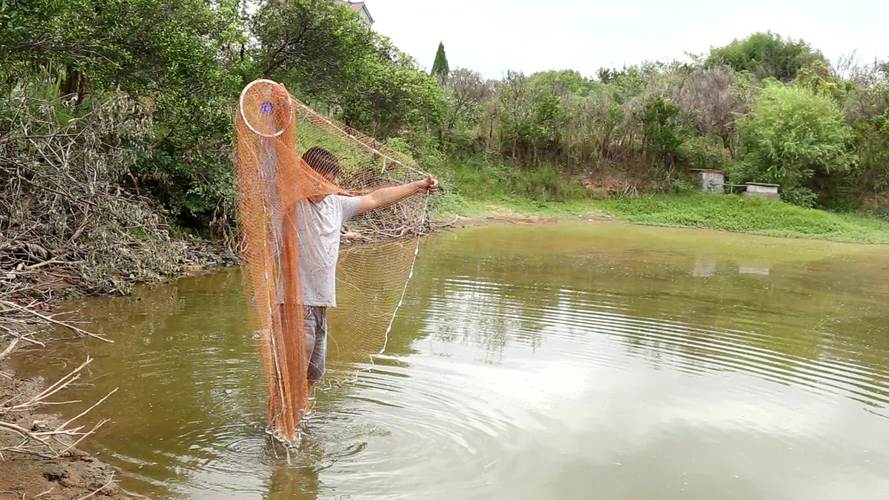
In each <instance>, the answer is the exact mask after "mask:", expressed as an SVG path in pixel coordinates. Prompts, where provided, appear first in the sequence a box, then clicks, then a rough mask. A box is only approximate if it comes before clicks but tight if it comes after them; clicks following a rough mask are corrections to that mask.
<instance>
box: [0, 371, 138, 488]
mask: <svg viewBox="0 0 889 500" xmlns="http://www.w3.org/2000/svg"><path fill="white" fill-rule="evenodd" d="M45 387H46V382H45V381H44V380H42V379H31V380H19V379H17V378H15V377H14V376H13V374H12V373H11V372H10V371H9V370H2V371H0V395H2V396H0V397H2V398H3V399H4V401H6V402H7V403H8V406H9V405H14V404H16V403H21V402H24V401H28V400H30V399H33V398H34V397H35V396H37V395H38V394H39V393H40V392H41V391H43V390H44V388H45ZM11 398H14V399H13V400H12V401H8V400H9V399H11ZM3 421H4V425H8V426H15V427H18V428H20V429H25V430H27V431H30V432H32V433H35V434H36V433H39V432H47V431H48V430H50V429H55V428H58V427H59V426H60V425H62V424H63V423H64V422H63V421H61V419H60V418H59V417H58V416H56V415H47V414H44V413H40V412H39V411H34V410H32V409H24V410H22V411H14V412H10V413H9V414H8V415H4V419H3ZM4 429H5V430H6V432H0V450H3V451H2V452H0V453H2V455H3V457H2V473H0V498H21V499H24V498H35V497H38V496H39V497H40V498H80V497H83V496H86V495H93V496H94V497H95V496H101V497H105V498H124V497H125V495H124V494H123V492H121V491H120V489H119V488H118V486H117V484H116V483H115V481H114V479H115V470H114V468H112V467H110V466H108V465H106V464H103V463H102V462H101V461H99V460H97V459H95V458H93V457H91V456H90V455H88V454H86V453H83V452H82V451H80V450H78V449H76V448H72V449H70V450H68V451H67V452H66V453H64V454H63V455H62V456H54V455H51V454H49V451H48V450H46V449H44V450H39V449H37V448H31V447H30V446H27V445H25V444H24V442H25V441H26V438H25V437H23V436H22V435H21V434H20V432H21V431H17V430H14V429H12V428H11V427H4ZM62 443H64V441H62ZM72 443H73V441H70V442H69V444H72Z"/></svg>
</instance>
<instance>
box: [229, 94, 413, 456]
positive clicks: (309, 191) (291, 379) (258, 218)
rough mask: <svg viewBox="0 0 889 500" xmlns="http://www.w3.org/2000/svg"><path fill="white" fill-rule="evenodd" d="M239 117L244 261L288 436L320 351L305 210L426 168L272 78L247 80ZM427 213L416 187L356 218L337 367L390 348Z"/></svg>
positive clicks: (332, 322)
mask: <svg viewBox="0 0 889 500" xmlns="http://www.w3.org/2000/svg"><path fill="white" fill-rule="evenodd" d="M236 121H237V155H236V164H237V165H236V171H237V187H238V219H239V224H240V229H241V260H242V266H243V268H244V273H243V274H244V281H245V290H246V293H245V295H246V297H247V299H248V301H249V311H250V313H251V319H252V320H253V325H254V328H255V332H256V333H255V336H256V338H257V340H258V343H259V353H260V358H261V361H262V369H263V371H264V375H265V379H266V381H267V384H266V387H267V392H268V393H267V400H268V425H269V428H270V430H271V432H272V433H273V435H275V436H276V437H277V438H279V439H281V440H283V441H285V442H290V443H293V442H294V441H295V439H296V436H297V428H298V426H299V423H300V420H301V418H302V416H303V415H304V413H305V410H306V403H307V399H308V384H307V369H308V356H309V354H310V353H307V352H306V344H305V336H304V331H303V319H304V307H303V306H302V304H303V302H302V294H303V291H302V287H301V276H300V271H299V259H300V245H299V243H298V240H297V238H298V236H299V235H298V234H297V232H298V229H297V228H298V227H300V224H299V223H300V222H302V223H305V222H306V221H298V220H297V217H300V215H299V214H303V215H302V216H303V217H308V215H305V214H306V212H305V211H301V210H296V209H295V208H296V207H297V204H298V203H314V202H317V201H319V200H320V199H322V198H323V197H324V196H327V195H332V194H342V195H348V196H360V195H364V194H367V193H370V192H372V191H374V190H376V189H379V188H381V187H385V186H391V185H398V184H403V183H406V182H410V181H414V180H418V179H421V178H423V177H424V174H423V173H422V172H421V171H420V169H419V167H418V166H417V165H416V163H415V162H414V161H413V159H412V158H410V157H409V156H408V155H405V154H402V153H400V152H398V151H394V150H392V149H390V148H387V147H386V146H385V145H383V144H381V143H380V142H379V141H377V140H375V139H373V138H371V137H368V136H366V135H364V134H362V133H360V132H358V131H357V130H354V129H351V128H349V127H347V126H345V125H344V124H342V123H339V122H337V121H335V120H333V119H330V118H328V117H326V116H324V115H322V114H319V113H317V112H315V111H314V110H312V109H311V108H309V107H308V106H307V105H305V104H304V103H302V102H300V101H299V100H298V99H296V98H294V97H293V96H291V95H289V93H288V92H287V90H286V89H285V88H284V86H283V85H280V84H276V83H274V82H271V81H268V80H257V81H255V82H253V83H251V84H250V85H248V86H247V87H246V88H245V89H244V91H243V93H242V95H241V99H240V102H239V112H238V113H237V118H236ZM310 165H311V166H310ZM328 166H330V169H329V170H328V169H327V167H328ZM336 170H338V173H336V175H335V177H334V176H333V174H334V171H336ZM330 179H332V180H330ZM425 216H426V197H425V196H412V197H409V198H406V199H404V200H402V201H400V202H398V203H394V204H391V205H389V206H385V207H380V208H378V209H376V210H374V211H371V212H367V213H365V214H362V215H359V216H357V217H355V218H353V219H352V220H350V221H348V222H347V223H346V224H345V226H344V228H343V231H342V234H341V251H340V258H339V264H338V268H337V286H336V288H337V306H338V307H337V308H336V309H333V310H331V311H330V314H329V318H328V321H329V330H330V333H329V340H328V366H332V367H348V366H356V365H355V364H356V363H360V362H366V361H368V359H369V356H372V355H374V354H376V353H379V352H382V350H383V349H384V347H385V345H386V341H387V335H388V330H389V329H390V328H391V320H392V318H393V316H394V313H395V310H396V308H397V306H398V305H399V304H400V301H401V299H402V298H403V293H404V289H405V287H406V284H407V280H408V279H409V277H410V274H411V272H412V271H411V270H412V266H413V260H414V258H415V257H416V253H417V249H418V247H417V244H418V242H419V241H418V239H417V237H418V236H419V235H420V233H421V232H422V231H423V230H424V224H425V220H426V219H425ZM303 236H305V235H303ZM303 272H305V270H304V271H303ZM302 279H303V280H305V279H306V278H305V277H302ZM345 371H346V370H341V371H337V370H334V372H335V373H344V372H345ZM328 373H330V371H328Z"/></svg>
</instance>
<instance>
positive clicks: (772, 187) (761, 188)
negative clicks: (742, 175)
mask: <svg viewBox="0 0 889 500" xmlns="http://www.w3.org/2000/svg"><path fill="white" fill-rule="evenodd" d="M746 185H747V191H745V192H744V196H758V197H760V198H780V195H778V187H779V186H778V184H763V183H761V182H748V183H746Z"/></svg>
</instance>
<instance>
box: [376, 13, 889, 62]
mask: <svg viewBox="0 0 889 500" xmlns="http://www.w3.org/2000/svg"><path fill="white" fill-rule="evenodd" d="M366 4H367V7H368V9H369V10H370V13H371V15H372V16H373V18H374V21H375V24H374V29H375V30H376V31H377V32H378V33H381V34H383V35H386V36H388V37H389V38H391V39H392V41H393V42H395V45H397V46H398V47H399V48H400V49H401V50H403V51H405V52H407V53H408V54H410V55H412V56H413V57H414V58H416V59H417V61H418V62H419V63H420V65H421V66H422V67H424V68H426V69H429V68H431V67H432V61H433V59H434V57H435V50H436V48H437V47H438V42H439V41H441V42H444V45H445V50H446V52H447V56H448V62H449V65H450V67H451V69H453V68H457V67H464V68H469V69H472V70H475V71H478V72H480V73H481V74H482V75H483V76H485V77H487V78H501V77H502V76H504V75H505V74H506V71H507V70H510V69H512V70H519V71H524V72H525V73H533V72H535V71H542V70H549V69H575V70H578V71H580V72H581V73H582V74H583V75H585V76H595V73H596V70H597V69H598V68H601V67H610V68H620V67H623V66H624V65H631V64H637V63H640V62H643V61H671V60H676V59H684V58H686V53H692V54H704V53H706V52H707V51H708V50H709V49H710V48H711V47H713V46H721V45H725V44H726V43H729V42H730V41H732V40H733V39H735V38H743V37H745V36H747V35H749V34H750V33H753V32H756V31H769V30H771V31H772V32H775V33H778V34H780V35H782V36H785V37H792V38H795V39H796V38H802V39H804V40H806V41H808V42H809V43H810V44H812V45H813V46H814V47H815V48H818V49H820V50H821V51H822V52H823V53H824V55H825V56H827V58H828V59H830V60H831V61H832V62H836V61H838V60H839V58H841V57H844V56H848V55H850V54H852V53H853V52H854V53H855V56H856V59H857V60H858V62H860V63H870V62H873V61H874V59H875V58H876V59H880V60H889V0H871V1H866V0H847V1H845V2H843V1H837V0H833V1H829V2H828V1H822V0H809V1H803V0H744V1H743V2H742V1H734V2H718V1H703V0H675V1H654V0H612V1H610V2H599V1H579V0H544V1H528V0H512V1H505V0H475V1H468V0H438V1H429V0H423V1H418V0H366Z"/></svg>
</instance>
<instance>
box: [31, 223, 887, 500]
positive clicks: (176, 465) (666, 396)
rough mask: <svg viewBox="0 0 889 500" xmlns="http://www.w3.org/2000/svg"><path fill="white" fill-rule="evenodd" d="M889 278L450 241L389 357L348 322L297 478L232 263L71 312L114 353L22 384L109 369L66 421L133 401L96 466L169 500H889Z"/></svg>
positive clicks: (50, 363) (501, 238)
mask: <svg viewBox="0 0 889 500" xmlns="http://www.w3.org/2000/svg"><path fill="white" fill-rule="evenodd" d="M411 250H412V249H411ZM408 253H409V252H408ZM350 258H355V259H360V258H361V256H360V255H359V256H355V257H353V256H350V255H346V256H345V260H346V261H348V259H350ZM344 265H348V262H346V263H345V264H344ZM398 265H402V267H403V264H398ZM887 278H889V250H887V248H886V247H876V246H856V245H843V244H834V243H826V242H815V241H802V240H784V239H776V238H765V237H753V236H747V235H737V234H728V233H719V232H708V231H695V230H683V229H666V228H651V227H638V226H628V225H623V224H616V223H580V222H577V223H557V224H544V225H492V226H486V227H476V228H467V229H461V230H456V231H452V232H443V233H438V234H435V235H432V236H430V237H427V238H425V239H424V241H423V242H422V244H421V251H420V257H419V259H418V261H417V267H416V273H415V276H414V279H413V280H412V281H411V282H410V284H409V287H408V288H407V292H406V296H405V299H404V305H403V306H402V308H401V309H400V310H399V313H398V316H397V318H396V320H395V323H394V326H393V329H392V333H391V335H390V336H389V338H388V343H387V346H386V352H385V353H384V354H383V355H381V356H377V357H375V358H373V361H372V362H371V358H370V357H369V356H368V355H369V354H370V353H371V352H372V351H367V352H364V351H362V349H365V344H370V342H366V341H367V340H368V339H358V338H355V337H356V336H355V335H354V334H353V332H351V330H350V328H349V327H348V326H347V325H348V324H350V323H349V321H352V322H353V323H352V324H354V322H356V321H358V322H361V321H363V319H362V318H341V317H340V318H336V320H334V321H333V325H332V327H331V336H332V340H331V342H332V344H336V348H335V349H333V353H332V354H331V356H332V358H333V359H332V360H331V364H332V369H331V377H330V378H331V380H332V381H333V382H335V383H331V384H329V386H328V387H326V388H325V389H323V390H321V391H320V392H319V393H318V395H317V401H316V406H315V410H314V412H313V413H312V416H311V417H310V418H309V419H308V421H307V423H306V428H305V436H304V438H303V442H302V445H301V447H300V449H299V450H298V451H295V452H294V453H293V455H292V456H291V457H290V463H288V461H287V459H286V458H285V456H284V454H283V453H282V450H281V448H280V447H278V446H276V445H273V444H270V443H269V441H268V439H267V437H266V435H265V433H264V408H265V407H264V401H263V397H264V394H265V392H264V389H263V386H262V381H261V379H260V375H259V369H258V357H257V355H256V353H255V345H254V341H253V340H252V339H251V335H250V333H249V332H250V328H249V325H248V321H247V317H246V316H247V315H246V311H245V306H244V303H243V299H242V296H241V279H240V276H239V273H238V271H237V270H224V271H219V272H214V273H211V274H206V275H202V276H196V277H190V278H185V279H181V280H179V281H177V282H175V283H173V284H170V285H166V286H159V287H153V288H143V289H141V290H139V291H138V293H137V294H136V295H134V296H132V297H125V298H99V299H91V300H86V301H82V302H79V303H76V304H72V307H76V308H79V309H80V317H81V318H84V319H85V320H88V321H90V322H92V325H91V328H92V330H93V331H97V332H101V333H104V334H106V335H108V336H110V337H112V338H113V339H114V340H115V343H114V344H113V345H105V344H101V343H98V342H96V341H94V340H74V341H69V342H57V343H54V344H52V345H51V346H50V347H49V348H47V349H46V350H35V351H31V352H28V353H25V354H24V355H22V356H20V358H19V360H18V365H19V366H18V369H20V370H22V373H25V374H27V373H41V374H46V375H48V376H53V375H61V374H63V373H65V372H66V370H70V369H71V368H72V364H77V363H79V362H81V361H82V360H83V359H84V358H85V357H86V356H87V355H90V356H92V357H94V358H95V361H94V362H93V363H92V365H91V366H90V373H89V375H88V376H86V377H84V379H83V381H82V382H83V384H81V385H79V386H78V387H76V388H75V389H74V390H72V391H69V393H68V398H69V399H70V398H75V397H76V398H77V399H81V400H83V401H84V403H82V404H78V405H72V406H70V407H65V408H66V409H65V410H64V411H65V413H66V414H67V413H70V414H72V415H73V414H76V413H78V412H79V411H80V410H82V409H83V408H84V407H86V406H88V404H89V403H90V402H92V401H95V400H96V399H98V398H99V397H101V396H103V395H105V394H106V393H107V392H108V391H110V390H111V389H113V388H115V387H120V390H119V391H118V392H117V393H116V394H115V395H114V396H112V397H111V398H110V399H108V400H107V401H106V402H105V403H103V404H102V405H101V406H99V407H98V408H96V409H95V410H93V412H92V413H91V414H90V416H91V417H92V419H93V420H94V421H95V420H97V419H99V418H100V417H106V416H107V417H110V418H112V422H111V423H109V424H108V425H107V426H106V427H104V428H103V429H102V430H101V431H100V433H99V434H98V435H96V436H94V437H91V438H90V439H89V440H88V442H87V444H86V446H85V448H86V449H88V450H89V451H91V452H94V453H97V454H98V455H99V458H101V459H102V460H104V461H106V462H108V463H111V464H113V465H115V466H117V467H119V468H120V469H121V470H122V472H123V477H122V486H123V487H124V488H126V489H127V490H130V491H133V492H137V493H141V494H145V495H149V496H152V497H190V498H201V497H204V498H215V497H219V496H236V497H241V498H263V497H265V498H316V497H322V498H327V497H341V498H365V497H392V498H491V497H496V498H545V497H551V498H589V497H591V496H595V497H597V498H654V497H657V498H662V499H663V498H715V497H718V498H738V499H749V498H775V499H781V498H822V499H823V498H885V497H887V496H889V473H887V471H889V444H887V443H889V307H887V305H889V279H887ZM381 279H382V278H381ZM346 288H347V287H342V286H341V287H340V293H341V294H342V293H349V292H347V291H346ZM347 320H348V321H347ZM367 349H374V350H375V349H376V347H372V348H370V347H369V348H367ZM361 352H363V355H356V353H357V354H361Z"/></svg>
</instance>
